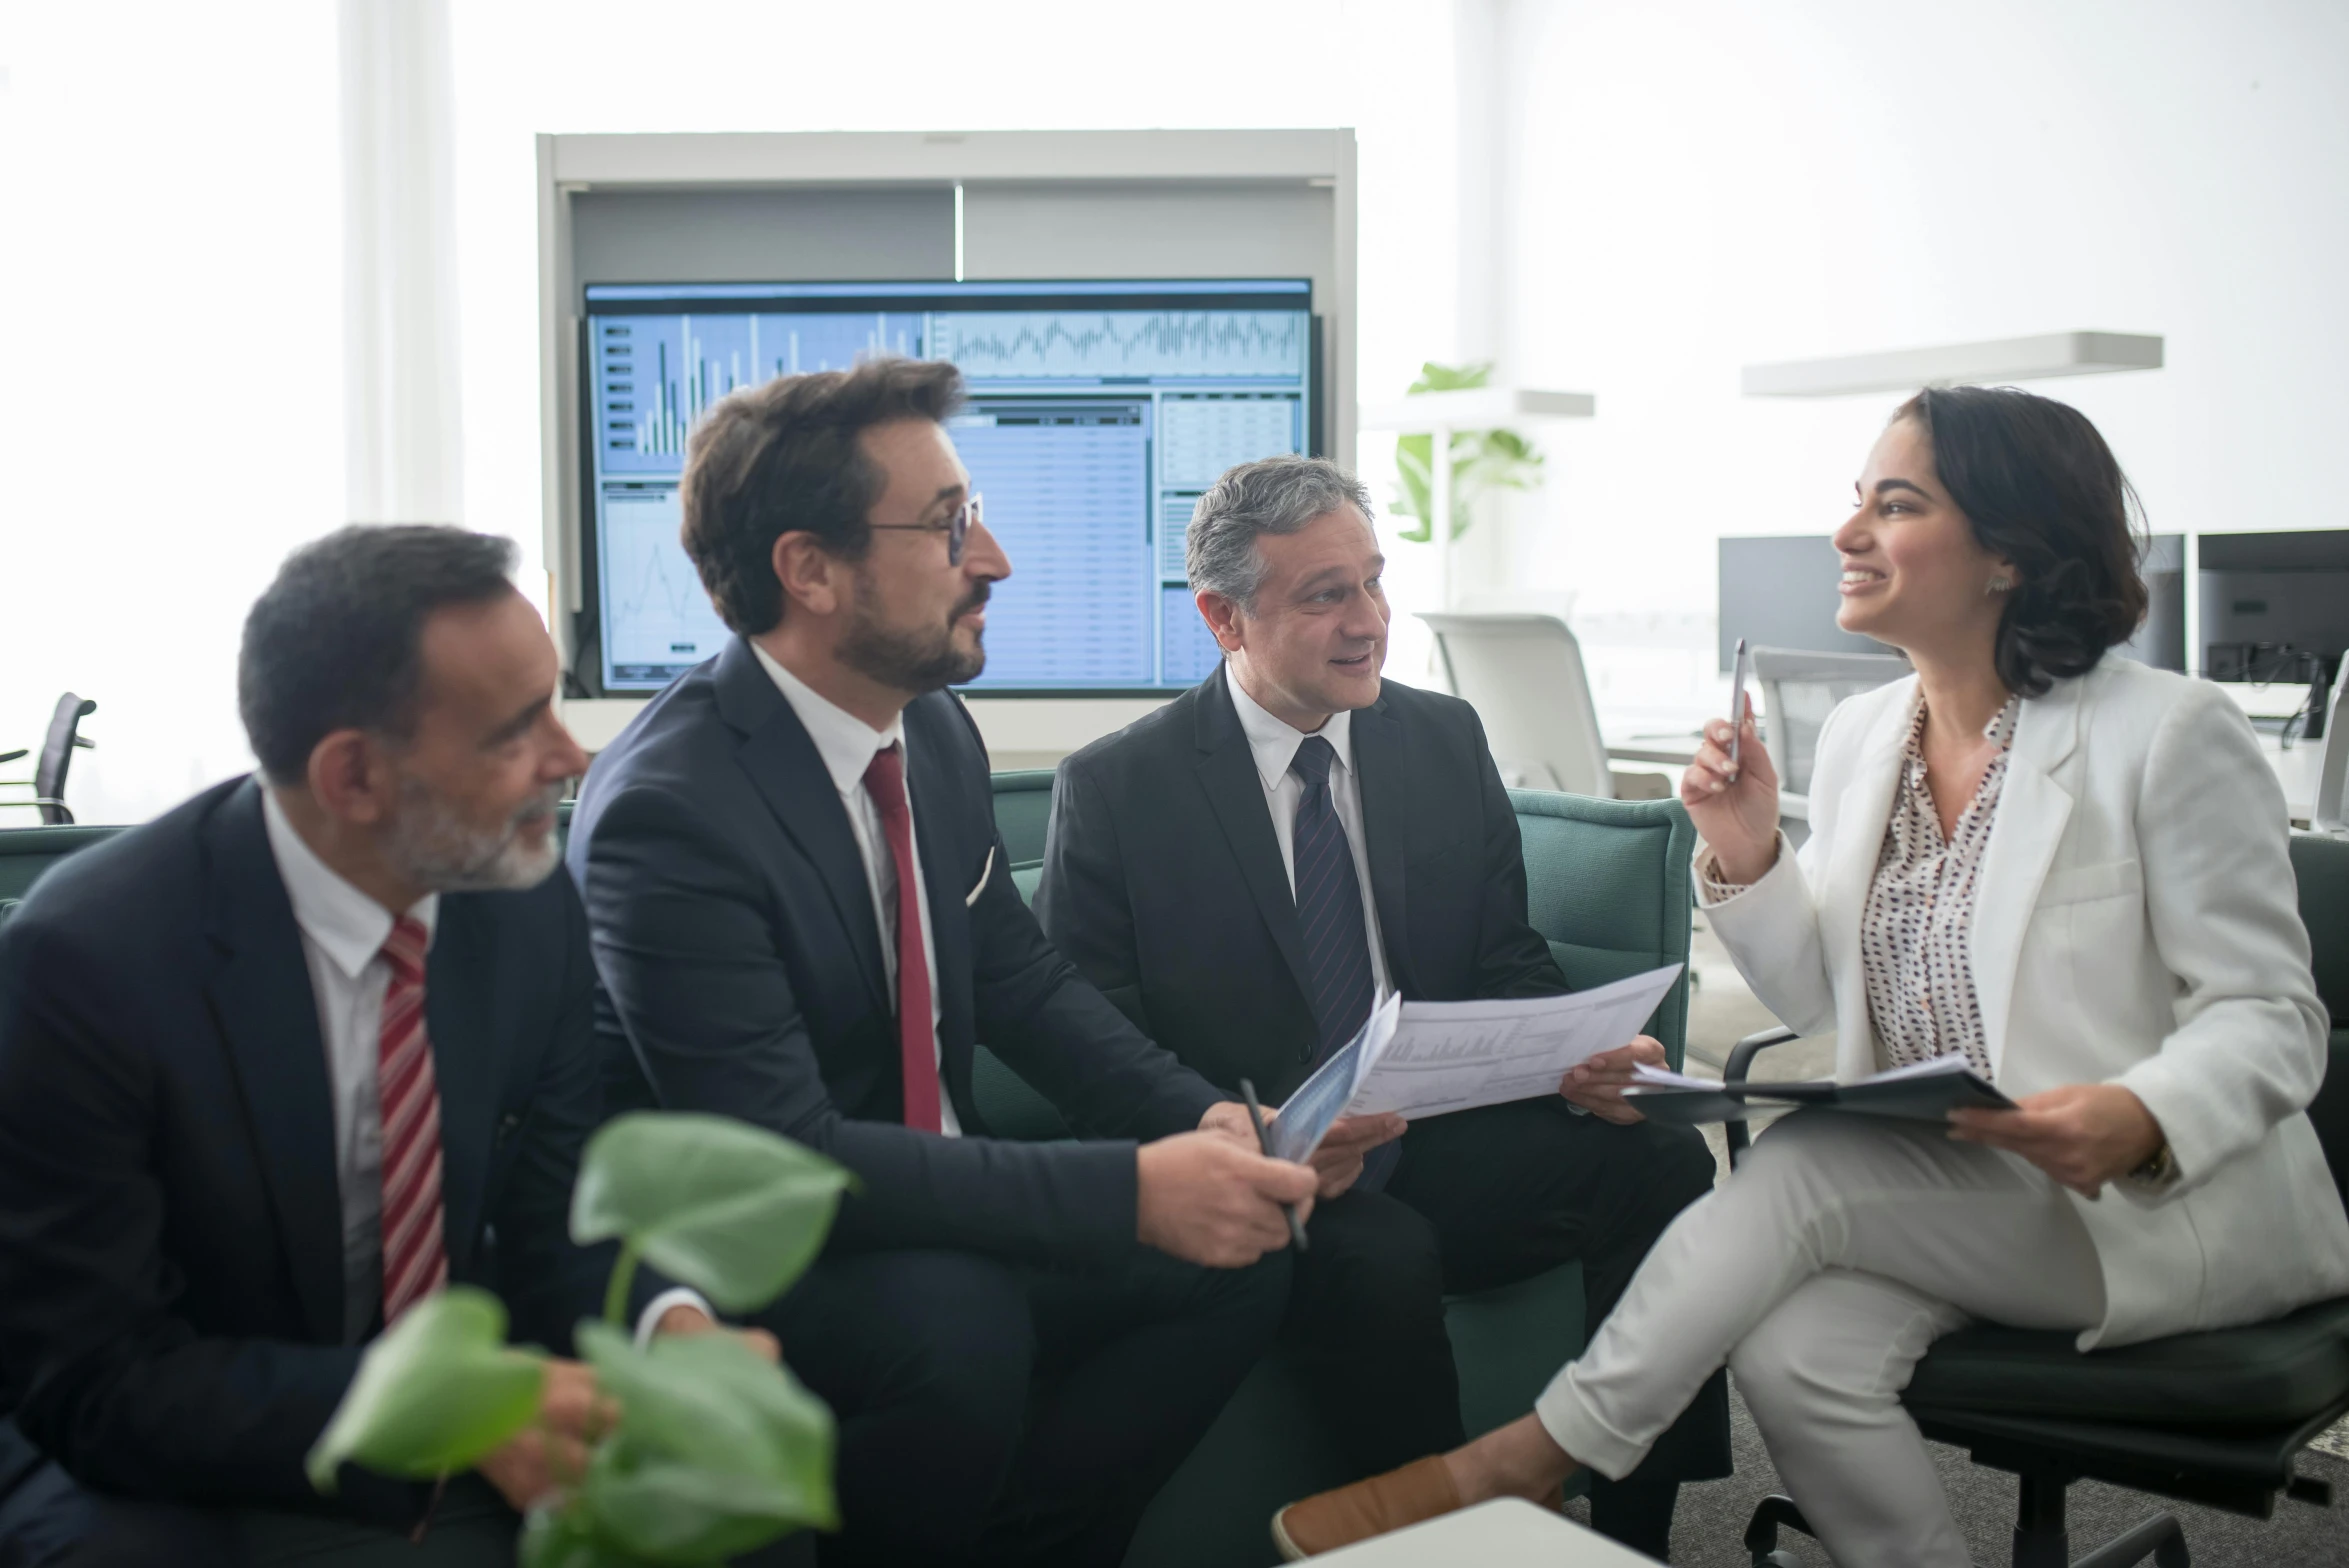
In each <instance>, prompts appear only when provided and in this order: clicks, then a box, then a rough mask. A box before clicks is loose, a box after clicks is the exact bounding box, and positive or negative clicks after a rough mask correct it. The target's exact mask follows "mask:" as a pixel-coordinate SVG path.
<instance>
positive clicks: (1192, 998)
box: [1036, 667, 1567, 1101]
mask: <svg viewBox="0 0 2349 1568" xmlns="http://www.w3.org/2000/svg"><path fill="white" fill-rule="evenodd" d="M1229 679H1230V677H1229V676H1228V674H1227V673H1226V672H1225V671H1224V669H1222V668H1221V667H1218V668H1217V669H1216V671H1215V672H1214V673H1213V674H1211V675H1209V676H1208V677H1207V679H1206V680H1204V681H1202V682H1200V683H1199V684H1198V685H1197V686H1195V687H1193V688H1192V689H1191V690H1189V691H1187V692H1185V693H1184V694H1183V695H1182V696H1180V697H1177V698H1176V699H1175V700H1174V701H1172V702H1170V703H1168V704H1167V705H1166V706H1165V707H1163V708H1161V709H1159V710H1158V711H1157V712H1156V713H1153V714H1151V715H1149V716H1148V717H1146V718H1143V719H1140V720H1138V721H1136V722H1135V723H1133V724H1131V725H1128V726H1127V727H1126V728H1125V729H1123V730H1121V731H1119V732H1118V733H1117V734H1115V735H1111V736H1109V737H1107V738H1106V739H1103V740H1098V741H1095V742H1094V743H1093V744H1092V745H1090V746H1087V747H1086V748H1085V749H1084V750H1082V751H1080V752H1078V753H1077V754H1076V755H1075V756H1073V757H1071V758H1069V759H1068V760H1067V761H1066V762H1064V763H1062V764H1061V765H1060V776H1059V777H1058V778H1057V779H1056V780H1054V783H1053V790H1052V826H1051V830H1050V833H1049V835H1048V836H1047V838H1046V841H1045V850H1044V878H1043V881H1042V882H1041V883H1040V884H1039V885H1038V887H1037V889H1036V912H1037V914H1038V916H1039V917H1040V918H1041V919H1042V921H1043V922H1044V929H1045V930H1046V931H1047V932H1048V933H1050V935H1051V937H1052V940H1053V941H1055V942H1057V943H1058V944H1059V945H1060V949H1061V951H1062V952H1065V953H1067V954H1068V955H1069V957H1070V958H1071V959H1073V960H1074V961H1075V963H1076V965H1077V968H1078V969H1079V970H1081V971H1082V972H1083V973H1084V974H1085V975H1086V976H1087V977H1089V978H1090V979H1091V980H1092V981H1093V982H1094V984H1096V985H1098V986H1100V987H1101V988H1102V990H1103V991H1105V992H1106V993H1107V994H1108V995H1109V996H1110V998H1111V999H1112V1000H1114V1001H1115V1002H1117V1004H1118V1005H1119V1006H1120V1007H1122V1008H1124V1009H1125V1010H1126V1011H1127V1012H1128V1013H1129V1014H1130V1015H1131V1016H1132V1017H1133V1018H1134V1019H1135V1020H1136V1022H1137V1023H1139V1024H1140V1026H1141V1027H1143V1028H1145V1029H1147V1030H1149V1031H1150V1033H1151V1035H1152V1036H1153V1037H1154V1038H1156V1039H1157V1040H1159V1041H1160V1042H1161V1043H1163V1044H1164V1045H1165V1046H1166V1047H1167V1049H1169V1050H1171V1051H1174V1052H1175V1053H1176V1054H1178V1055H1179V1056H1181V1057H1182V1059H1183V1060H1184V1061H1185V1062H1187V1063H1189V1064H1190V1065H1191V1066H1193V1067H1196V1068H1198V1069H1199V1071H1200V1072H1202V1073H1204V1074H1205V1075H1206V1076H1207V1077H1208V1078H1209V1079H1211V1080H1213V1081H1214V1082H1216V1083H1220V1084H1237V1083H1238V1082H1239V1080H1240V1079H1241V1078H1243V1077H1246V1078H1251V1079H1253V1080H1254V1081H1255V1083H1256V1086H1257V1088H1258V1089H1260V1090H1261V1091H1263V1093H1264V1094H1265V1095H1266V1097H1267V1098H1269V1099H1272V1100H1276V1101H1277V1100H1283V1099H1286V1098H1287V1097H1288V1095H1289V1092H1290V1091H1291V1090H1292V1089H1294V1088H1295V1087H1296V1086H1297V1084H1298V1083H1299V1082H1301V1081H1302V1080H1303V1078H1304V1076H1305V1073H1306V1069H1307V1067H1308V1066H1309V1064H1310V1063H1311V1061H1312V1057H1313V1050H1314V1045H1315V1041H1316V1039H1317V1033H1316V1029H1315V1026H1314V1021H1313V1009H1312V1004H1311V1003H1310V1002H1309V1001H1308V1000H1307V999H1308V998H1309V997H1310V996H1311V995H1312V991H1311V987H1310V984H1309V982H1308V980H1307V976H1306V969H1305V935H1304V929H1303V927H1302V926H1301V925H1300V924H1299V923H1298V920H1297V900H1296V895H1295V894H1294V893H1292V892H1291V891H1290V889H1289V878H1288V873H1287V871H1286V870H1284V869H1283V867H1282V865H1281V852H1280V842H1279V840H1278V839H1276V838H1275V837H1274V836H1273V831H1272V813H1271V812H1270V811H1269V810H1267V809H1266V806H1265V800H1264V781H1263V779H1262V777H1261V776H1260V775H1259V774H1258V773H1257V771H1256V758H1255V755H1254V753H1252V752H1251V751H1250V750H1249V748H1248V735H1247V732H1246V731H1245V730H1243V729H1242V728H1241V727H1240V715H1239V711H1238V710H1237V709H1236V708H1234V707H1233V706H1232V697H1231V693H1230V691H1229V690H1228V689H1226V684H1225V683H1226V682H1227V681H1228V680H1229ZM1382 684H1383V690H1382V691H1381V693H1380V695H1379V699H1378V701H1376V702H1374V703H1372V704H1371V705H1370V706H1369V707H1367V708H1360V709H1357V710H1355V713H1354V716H1353V718H1352V719H1351V720H1349V721H1348V723H1349V725H1350V726H1351V730H1352V736H1353V754H1354V769H1355V773H1356V775H1357V779H1358V783H1359V786H1360V789H1361V794H1362V828H1363V836H1364V837H1365V838H1366V839H1367V840H1368V841H1369V842H1368V845H1367V850H1368V859H1369V861H1370V882H1371V893H1372V897H1373V899H1374V901H1375V902H1376V904H1377V907H1378V926H1379V936H1380V938H1381V941H1382V945H1383V946H1384V947H1385V950H1386V951H1385V957H1386V962H1387V974H1388V976H1389V978H1390V979H1391V980H1392V982H1393V984H1394V987H1395V989H1396V990H1398V991H1400V992H1401V993H1402V994H1403V996H1404V997H1405V998H1406V999H1408V1000H1411V1001H1430V1002H1461V1001H1471V1000H1477V999H1481V998H1487V997H1519V996H1555V995H1557V994H1559V993H1560V992H1563V991H1565V990H1566V989H1567V985H1566V977H1565V976H1564V975H1562V974H1561V973H1559V971H1558V965H1557V962H1556V961H1555V960H1554V959H1553V958H1552V957H1551V956H1550V949H1549V944H1548V943H1546V942H1544V941H1543V940H1542V937H1541V934H1540V933H1539V932H1537V931H1535V930H1534V929H1533V927H1532V926H1530V925H1528V924H1527V923H1526V918H1525V909H1526V894H1525V860H1524V853H1523V849H1524V846H1523V841H1522V839H1521V838H1520V836H1519V833H1518V829H1517V815H1516V813H1515V811H1513V810H1512V809H1511V808H1510V805H1509V794H1508V791H1507V790H1505V789H1503V788H1502V787H1501V775H1500V772H1499V770H1498V769H1496V768H1495V767H1494V766H1493V759H1492V752H1491V750H1490V749H1489V748H1488V747H1487V746H1486V744H1485V738H1484V726H1483V725H1482V724H1480V723H1478V722H1477V717H1476V710H1475V709H1473V708H1471V707H1470V706H1469V705H1468V704H1467V703H1465V702H1462V701H1460V700H1459V699H1458V698H1456V697H1447V696H1444V695H1442V694H1441V693H1437V692H1427V691H1420V690H1417V689H1416V688H1414V687H1410V686H1405V685H1402V684H1400V683H1398V682H1395V681H1386V682H1384V683H1382Z"/></svg>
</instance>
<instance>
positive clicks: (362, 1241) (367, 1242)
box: [261, 780, 716, 1345]
mask: <svg viewBox="0 0 2349 1568" xmlns="http://www.w3.org/2000/svg"><path fill="white" fill-rule="evenodd" d="M261 820H262V822H263V824H264V825H265V826H266V828H267V829H268V833H269V852H270V854H271V855H273V856H275V857H276V860H277V875H278V880H280V881H281V882H283V883H284V884H285V892H286V899H287V901H288V902H289V903H291V904H292V905H293V907H294V925H295V926H296V927H297V928H298V929H299V930H300V931H301V933H302V957H303V959H304V960H305V961H306V962H307V963H308V964H309V967H310V996H311V999H312V1000H313V1001H315V1002H316V1003H317V1005H318V1037H319V1039H320V1040H322V1041H324V1042H325V1045H326V1092H327V1096H328V1098H329V1100H330V1101H331V1103H332V1105H333V1109H334V1174H335V1182H336V1185H337V1186H338V1187H339V1188H340V1189H341V1195H342V1214H343V1343H344V1344H346V1345H356V1344H358V1343H359V1342H360V1341H361V1340H362V1339H364V1338H366V1336H367V1330H368V1328H369V1327H370V1326H371V1325H372V1324H373V1323H374V1321H375V1315H376V1312H377V1310H378V1309H380V1308H381V1307H382V1305H383V1106H382V1101H381V1098H380V1084H381V1069H382V1064H381V1061H380V1057H381V1054H382V1043H383V995H384V992H385V991H387V990H389V989H390V988H391V965H390V964H389V963H387V962H385V960H384V957H383V944H384V942H385V940H386V939H387V938H389V937H390V935H391V931H392V915H391V911H390V910H388V909H386V908H384V907H383V906H382V905H381V904H379V903H377V902H376V901H375V900H374V899H373V898H370V897H369V896H368V895H367V894H365V893H362V892H360V891H359V890H358V889H357V888H355V887H353V886H352V885H351V884H350V883H349V882H347V881H345V880H343V877H342V875H341V873H339V872H337V871H336V870H334V868H333V867H331V866H329V865H328V864H327V863H326V862H325V861H323V860H321V859H319V858H318V852H317V851H316V850H314V849H312V848H311V847H310V845H309V843H308V841H306V840H305V839H304V838H303V837H302V835H301V834H300V833H299V832H298V831H296V830H295V828H294V825H293V823H292V821H291V820H289V819H288V818H287V816H286V814H285V807H283V806H281V805H279V804H278V800H277V792H276V791H275V790H273V789H271V788H270V787H269V784H268V782H267V781H266V780H263V781H261ZM408 913H409V914H411V915H414V916H415V917H416V919H417V920H419V921H420V922H422V923H423V926H424V945H425V951H426V952H427V953H429V952H430V951H431V950H432V938H433V934H434V932H435V931H436V930H437V929H438V926H439V921H440V895H439V894H438V893H427V894H425V895H424V896H423V897H422V898H420V899H418V900H417V901H416V902H415V903H414V904H413V905H411V906H410V907H409V910H408ZM426 1000H427V1004H428V1005H429V1002H430V992H429V990H427V993H426ZM436 1092H437V1089H436ZM442 1244H443V1245H444V1246H445V1245H446V1244H447V1238H446V1237H445V1236H444V1237H443V1239H442ZM674 1306H695V1307H699V1308H700V1309H701V1310H702V1311H703V1312H710V1304H709V1303H708V1302H707V1301H704V1300H703V1299H702V1298H701V1296H700V1295H699V1294H698V1293H697V1292H694V1291H691V1290H684V1289H678V1290H670V1291H665V1292H663V1293H662V1294H661V1295H660V1296H659V1297H658V1298H656V1299H655V1300H654V1301H653V1303H652V1304H651V1305H650V1306H648V1307H646V1308H645V1309H644V1313H643V1315H642V1316H641V1317H640V1318H639V1319H638V1320H637V1341H638V1343H640V1344H641V1343H643V1342H644V1341H645V1340H646V1339H649V1338H650V1337H651V1335H652V1330H653V1326H654V1325H655V1324H657V1323H658V1322H660V1320H661V1314H663V1313H664V1312H666V1311H668V1310H669V1308H671V1307H674ZM711 1315H712V1316H713V1317H714V1316H715V1315H716V1314H715V1313H711Z"/></svg>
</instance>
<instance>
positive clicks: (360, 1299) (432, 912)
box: [261, 784, 440, 1345]
mask: <svg viewBox="0 0 2349 1568" xmlns="http://www.w3.org/2000/svg"><path fill="white" fill-rule="evenodd" d="M261 819H262V821H263V823H264V824H265V825H266V826H267V828H268V832H269V851H270V853H271V854H272V855H274V856H276V857H277V874H278V877H279V879H280V880H281V881H283V882H284V883H285V892H286V898H287V900H288V901H289V902H291V903H292V905H293V906H294V924H295V925H296V926H297V927H299V928H300V929H301V933H302V957H303V958H304V959H305V960H307V961H308V963H309V966H310V995H311V998H312V1000H314V1001H315V1002H316V1003H317V1004H318V1037H319V1039H321V1040H323V1041H324V1042H325V1043H326V1090H327V1094H328V1096H329V1097H330V1099H331V1100H332V1102H333V1106H334V1170H335V1179H336V1181H337V1182H338V1183H339V1184H340V1185H341V1188H342V1212H343V1343H344V1344H346V1345H355V1344H357V1343H359V1341H360V1340H361V1339H363V1338H365V1337H366V1334H367V1328H368V1325H369V1324H371V1323H373V1322H374V1321H375V1314H376V1309H377V1308H379V1307H380V1306H381V1305H382V1304H383V1112H382V1108H381V1105H380V1104H379V1102H378V1099H377V1093H378V1075H379V1063H378V1060H377V1057H378V1055H379V1046H380V1044H381V1041H382V1036H383V994H384V992H385V991H386V990H387V989H389V987H390V985H391V965H390V964H388V963H386V962H385V961H384V957H383V944H384V941H385V939H386V938H388V937H389V936H390V935H391V931H392V915H391V911H390V910H388V909H386V908H384V907H383V906H382V905H381V904H379V903H377V902H376V901H375V900H374V899H372V898H370V897H368V896H367V895H366V894H365V893H362V892H360V891H359V890H358V889H357V888H355V887H353V886H352V885H351V884H350V883H348V882H346V881H344V880H343V878H342V877H341V875H340V874H339V873H337V872H336V871H334V870H333V869H332V868H331V867H329V866H328V865H327V863H326V862H325V861H323V860H321V859H319V858H318V853H317V851H315V850H313V849H312V848H311V847H310V846H309V844H308V843H307V842H305V841H304V840H303V838H302V835H301V834H300V833H298V832H296V831H295V830H294V825H293V823H292V822H291V821H289V820H288V819H287V817H286V814H285V808H284V807H283V806H281V805H279V804H278V801H277V792H276V791H275V790H273V789H271V788H269V787H268V785H266V784H264V785H263V786H262V789H261ZM408 913H409V914H411V915H414V916H415V917H416V918H417V919H418V920H419V921H421V922H423V925H424V938H425V947H426V950H427V951H430V949H431V944H432V934H433V931H434V929H435V927H436V925H437V924H438V921H439V919H440V895H439V894H437V893H427V894H426V895H425V896H424V897H422V898H420V899H418V900H417V901H416V904H415V906H414V907H413V908H411V909H410V910H409V911H408Z"/></svg>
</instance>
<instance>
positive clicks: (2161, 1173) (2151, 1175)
mask: <svg viewBox="0 0 2349 1568" xmlns="http://www.w3.org/2000/svg"><path fill="white" fill-rule="evenodd" d="M2177 1179H2178V1160H2177V1156H2176V1155H2173V1154H2172V1153H2170V1141H2169V1140H2168V1139H2167V1138H2164V1139H2162V1141H2161V1147H2160V1148H2158V1149H2156V1150H2154V1151H2153V1152H2152V1153H2151V1154H2149V1155H2147V1156H2146V1157H2145V1162H2144V1163H2143V1164H2141V1165H2139V1166H2138V1167H2137V1168H2136V1169H2135V1170H2133V1171H2131V1172H2129V1180H2131V1181H2133V1182H2137V1183H2139V1184H2140V1185H2142V1186H2146V1187H2167V1186H2168V1185H2169V1184H2170V1183H2171V1182H2173V1181H2176V1180H2177Z"/></svg>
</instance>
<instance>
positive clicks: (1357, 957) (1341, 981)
mask: <svg viewBox="0 0 2349 1568" xmlns="http://www.w3.org/2000/svg"><path fill="white" fill-rule="evenodd" d="M1337 760H1338V754H1337V753H1336V752H1335V751H1333V750H1331V749H1330V743H1329V742H1328V741H1326V740H1324V739H1322V738H1321V737H1320V736H1319V735H1308V736H1306V737H1305V740H1304V743H1303V744H1302V745H1300V746H1299V747H1298V748H1297V755H1296V756H1294V757H1292V758H1291V759H1290V760H1289V771H1290V772H1291V773H1294V774H1295V775H1297V782H1298V783H1300V784H1302V785H1303V786H1304V787H1305V794H1304V797H1303V798H1302V799H1301V800H1299V801H1298V802H1297V826H1296V834H1295V839H1296V841H1295V845H1294V852H1295V859H1296V866H1297V875H1296V880H1297V923H1298V924H1299V925H1300V926H1302V927H1304V930H1305V975H1306V978H1307V979H1308V980H1310V981H1311V982H1312V985H1313V998H1312V1000H1313V1021H1314V1022H1315V1024H1317V1025H1318V1026H1319V1039H1318V1041H1317V1042H1316V1044H1315V1048H1314V1052H1313V1062H1314V1065H1315V1066H1319V1065H1320V1064H1321V1063H1322V1062H1323V1061H1324V1060H1325V1059H1326V1058H1327V1057H1328V1056H1329V1054H1330V1052H1332V1051H1334V1050H1336V1049H1337V1048H1338V1047H1339V1046H1341V1045H1344V1044H1345V1043H1346V1042H1347V1041H1348V1040H1351V1039H1353V1038H1354V1033H1355V1031H1356V1030H1358V1029H1360V1028H1361V1027H1362V1021H1363V1020H1364V1019H1366V1018H1368V1017H1369V1016H1370V1004H1371V1003H1372V1002H1373V1001H1374V1000H1376V997H1375V995H1374V990H1373V985H1372V981H1371V976H1370V939H1369V937H1368V936H1367V935H1366V934H1365V933H1364V930H1363V921H1362V883H1361V880H1360V879H1359V878H1358V877H1356V876H1355V874H1354V850H1353V847H1352V846H1351V845H1350V844H1348V843H1347V842H1346V828H1345V824H1343V823H1341V822H1340V821H1338V813H1337V807H1336V806H1335V805H1334V804H1333V803H1332V802H1331V800H1330V793H1329V770H1330V766H1331V764H1333V763H1335V762H1336V761H1337Z"/></svg>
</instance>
